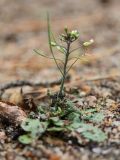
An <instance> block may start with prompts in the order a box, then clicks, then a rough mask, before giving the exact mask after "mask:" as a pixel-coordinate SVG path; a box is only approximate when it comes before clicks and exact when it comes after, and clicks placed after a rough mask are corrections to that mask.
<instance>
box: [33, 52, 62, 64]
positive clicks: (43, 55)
mask: <svg viewBox="0 0 120 160" xmlns="http://www.w3.org/2000/svg"><path fill="white" fill-rule="evenodd" d="M33 51H34V52H35V53H37V54H39V55H40V56H42V57H45V58H48V59H53V60H54V58H52V57H48V56H46V55H45V54H42V53H40V52H38V51H37V50H36V49H34V50H33ZM56 60H57V61H60V62H61V63H62V64H63V65H64V62H63V61H62V60H61V59H58V58H56Z"/></svg>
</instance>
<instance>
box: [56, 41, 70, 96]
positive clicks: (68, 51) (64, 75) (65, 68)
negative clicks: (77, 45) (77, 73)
mask: <svg viewBox="0 0 120 160" xmlns="http://www.w3.org/2000/svg"><path fill="white" fill-rule="evenodd" d="M69 54H70V42H68V43H67V53H66V56H65V63H64V68H63V78H62V81H61V86H60V91H59V94H58V97H59V98H60V97H61V96H62V95H63V89H64V83H65V79H66V75H67V63H68V57H69Z"/></svg>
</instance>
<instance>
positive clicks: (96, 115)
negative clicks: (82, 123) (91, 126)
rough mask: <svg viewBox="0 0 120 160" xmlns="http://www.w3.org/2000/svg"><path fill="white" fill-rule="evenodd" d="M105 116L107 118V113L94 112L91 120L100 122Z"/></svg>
mask: <svg viewBox="0 0 120 160" xmlns="http://www.w3.org/2000/svg"><path fill="white" fill-rule="evenodd" d="M104 118H105V115H104V114H103V113H94V114H93V115H92V117H91V118H90V119H89V120H90V121H92V122H96V123H99V122H101V121H103V119H104Z"/></svg>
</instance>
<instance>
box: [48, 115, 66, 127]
mask: <svg viewBox="0 0 120 160" xmlns="http://www.w3.org/2000/svg"><path fill="white" fill-rule="evenodd" d="M50 121H52V123H53V124H54V125H56V126H60V127H61V126H63V125H64V122H63V121H62V120H60V119H59V117H51V118H50Z"/></svg>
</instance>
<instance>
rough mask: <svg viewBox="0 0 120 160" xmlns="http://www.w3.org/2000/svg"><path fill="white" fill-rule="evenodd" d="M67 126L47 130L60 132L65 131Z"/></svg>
mask: <svg viewBox="0 0 120 160" xmlns="http://www.w3.org/2000/svg"><path fill="white" fill-rule="evenodd" d="M64 130H65V128H64V127H51V128H48V129H47V131H54V132H60V131H64Z"/></svg>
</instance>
